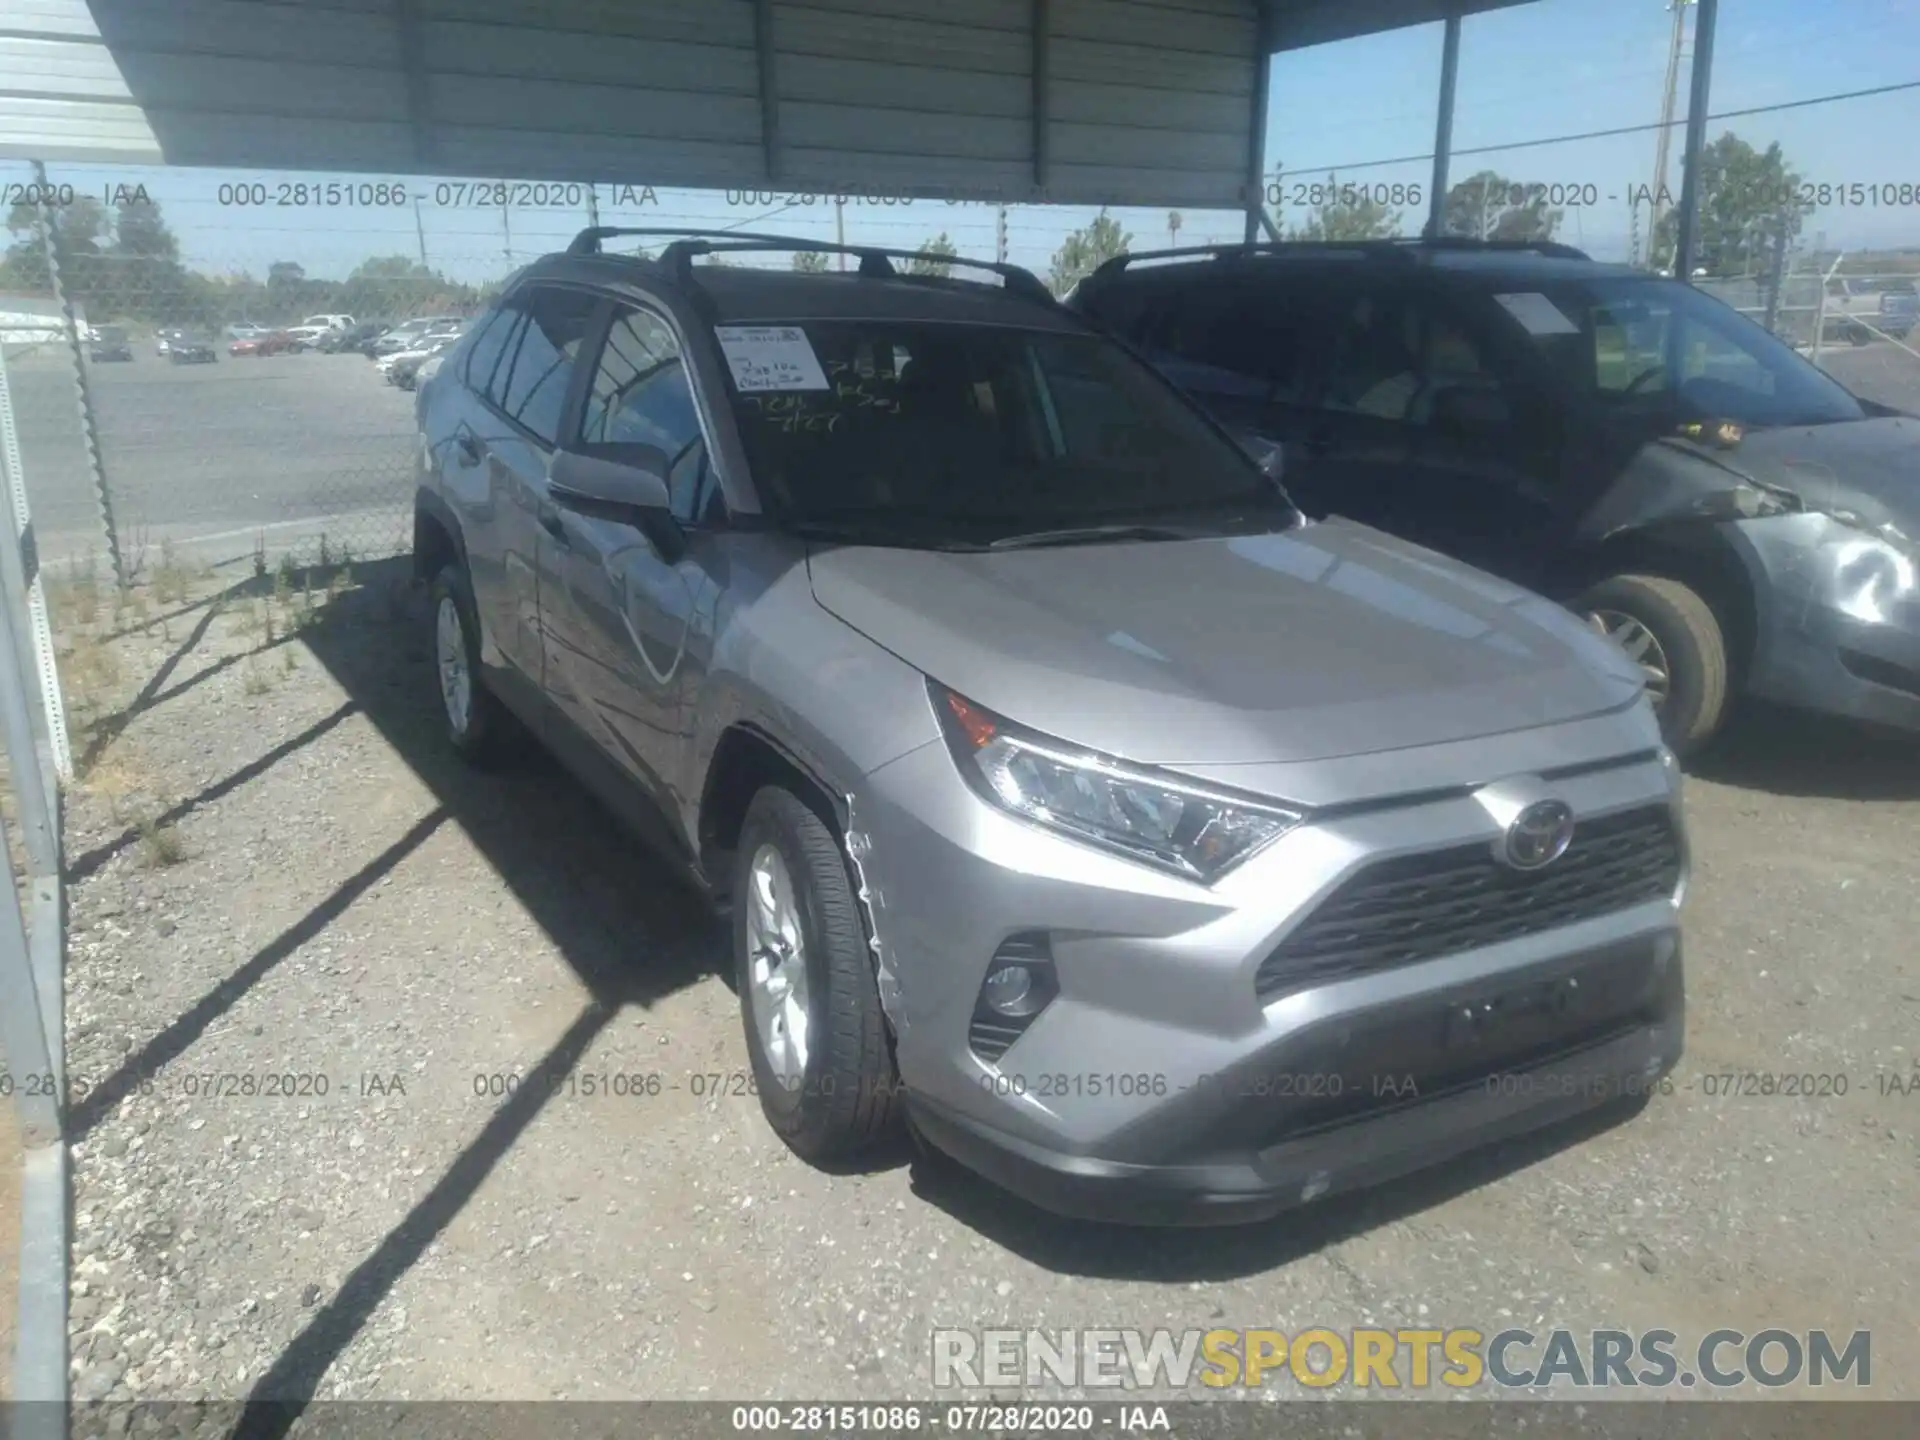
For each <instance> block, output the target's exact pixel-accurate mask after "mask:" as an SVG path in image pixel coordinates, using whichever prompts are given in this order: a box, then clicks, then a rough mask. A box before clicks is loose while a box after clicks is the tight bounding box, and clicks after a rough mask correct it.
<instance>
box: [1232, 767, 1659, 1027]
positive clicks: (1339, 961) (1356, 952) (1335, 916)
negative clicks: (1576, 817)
mask: <svg viewBox="0 0 1920 1440" xmlns="http://www.w3.org/2000/svg"><path fill="white" fill-rule="evenodd" d="M1679 883H1680V841H1679V837H1678V836H1677V835H1676V834H1675V833H1674V828H1673V817H1672V813H1671V811H1670V810H1669V809H1668V807H1667V806H1665V805H1664V804H1663V805H1655V806H1648V807H1645V808H1643V809H1638V810H1627V811H1622V812H1621V813H1619V814H1617V815H1603V816H1599V817H1597V818H1595V819H1592V820H1582V821H1581V822H1580V823H1579V825H1578V826H1577V827H1576V828H1575V830H1574V832H1573V843H1572V844H1570V845H1569V846H1568V847H1567V853H1566V854H1564V855H1562V856H1561V857H1560V858H1559V859H1558V860H1556V861H1554V862H1553V864H1551V865H1549V866H1547V867H1546V868H1545V869H1542V870H1531V871H1528V870H1515V869H1512V868H1511V867H1509V866H1507V865H1504V864H1502V863H1501V862H1500V861H1499V860H1497V859H1495V858H1494V854H1493V847H1492V846H1491V845H1490V844H1489V843H1487V842H1486V841H1478V842H1475V843H1474V844H1470V845H1459V846H1455V847H1453V848H1451V849H1447V850H1434V851H1429V852H1427V853H1426V854H1422V855H1402V856H1397V857H1395V858H1394V859H1391V860H1382V861H1380V862H1379V863H1377V864H1374V865H1369V866H1368V867H1367V868H1366V869H1364V870H1362V871H1361V872H1360V873H1359V874H1357V875H1355V876H1353V877H1352V878H1351V879H1349V880H1348V881H1347V882H1346V883H1345V884H1344V885H1342V886H1341V887H1340V888H1339V889H1338V890H1336V891H1334V892H1333V894H1332V895H1330V896H1328V897H1327V899H1326V900H1325V901H1323V902H1322V903H1321V905H1320V908H1319V909H1317V910H1315V911H1314V912H1313V914H1312V915H1310V916H1309V917H1308V918H1307V919H1306V920H1304V921H1302V922H1301V923H1300V925H1298V926H1297V927H1296V928H1295V929H1294V930H1293V932H1292V933H1291V934H1290V935H1288V936H1287V938H1286V939H1285V940H1282V941H1281V942H1280V944H1279V946H1278V947H1277V948H1276V949H1275V950H1274V952H1273V953H1272V954H1271V955H1269V956H1268V957H1267V958H1266V959H1265V960H1263V961H1262V962H1261V964H1260V970H1259V972H1258V974H1257V976H1256V977H1255V981H1254V985H1255V989H1256V990H1257V991H1258V993H1259V995H1260V998H1261V999H1262V1000H1263V1001H1265V1000H1270V999H1272V998H1273V997H1275V996H1277V995H1281V994H1284V993H1286V992H1288V991H1293V990H1303V989H1306V988H1307V987H1309V986H1312V985H1320V984H1325V983H1326V982H1327V981H1330V980H1338V979H1344V978H1346V977H1348V976H1352V975H1360V974H1365V973H1367V972H1368V971H1373V970H1387V969H1392V968H1393V967H1395V966H1398V965H1411V964H1413V963H1415V962H1416V961H1420V960H1431V959H1434V958H1435V957H1436V956H1440V955H1452V954H1456V953H1458V952H1459V951H1462V950H1472V949H1476V948H1478V947H1479V946H1482V945H1493V944H1497V943H1499V942H1500V941H1502V940H1515V939H1518V938H1520V937H1521V936H1523V935H1538V934H1540V933H1541V932H1542V931H1546V930H1554V929H1557V928H1559V927H1560V926H1562V925H1571V924H1573V923H1575V922H1576V921H1580V920H1591V919H1592V918H1593V917H1595V916H1596V915H1607V914H1611V913H1612V912H1614V911H1616V910H1625V909H1627V908H1628V907H1630V906H1633V905H1638V904H1641V903H1642V902H1644V901H1648V900H1657V899H1660V898H1661V897H1663V896H1667V895H1671V894H1672V893H1673V891H1674V887H1675V886H1677V885H1678V884H1679Z"/></svg>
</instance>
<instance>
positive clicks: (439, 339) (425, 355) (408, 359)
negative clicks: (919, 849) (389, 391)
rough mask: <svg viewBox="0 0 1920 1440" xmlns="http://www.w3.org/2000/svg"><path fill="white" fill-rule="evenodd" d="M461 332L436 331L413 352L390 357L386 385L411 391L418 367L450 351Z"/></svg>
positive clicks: (406, 351)
mask: <svg viewBox="0 0 1920 1440" xmlns="http://www.w3.org/2000/svg"><path fill="white" fill-rule="evenodd" d="M462 333H463V332H462V331H460V330H448V331H436V332H435V333H433V334H431V335H429V336H428V337H427V338H426V339H425V340H423V341H422V342H421V343H420V345H419V347H418V348H417V349H414V350H404V351H402V352H401V353H400V354H398V355H395V356H393V357H392V363H391V364H390V365H388V366H387V367H386V371H387V383H388V384H389V385H398V386H399V387H400V388H401V389H402V390H411V389H413V387H414V384H415V382H416V381H417V380H418V378H419V375H420V367H421V366H422V365H425V364H427V363H428V362H430V361H433V360H436V359H438V358H439V357H440V356H441V355H442V354H443V353H444V352H446V351H447V350H449V349H451V348H452V347H453V344H454V342H455V341H456V340H458V339H459V338H460V336H461V334H462Z"/></svg>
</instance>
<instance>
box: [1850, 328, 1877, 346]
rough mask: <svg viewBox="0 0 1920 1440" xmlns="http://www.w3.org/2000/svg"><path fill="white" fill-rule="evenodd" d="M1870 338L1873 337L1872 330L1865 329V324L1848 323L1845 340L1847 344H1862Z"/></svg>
mask: <svg viewBox="0 0 1920 1440" xmlns="http://www.w3.org/2000/svg"><path fill="white" fill-rule="evenodd" d="M1871 339H1873V332H1872V331H1871V330H1869V329H1867V327H1866V326H1864V325H1849V326H1848V327H1847V342H1848V343H1849V344H1851V345H1864V344H1866V343H1867V342H1868V341H1869V340H1871Z"/></svg>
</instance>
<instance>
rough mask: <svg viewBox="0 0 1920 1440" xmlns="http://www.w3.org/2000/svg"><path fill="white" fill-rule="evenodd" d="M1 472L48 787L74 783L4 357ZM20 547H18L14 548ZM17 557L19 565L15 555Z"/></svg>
mask: <svg viewBox="0 0 1920 1440" xmlns="http://www.w3.org/2000/svg"><path fill="white" fill-rule="evenodd" d="M0 469H4V470H5V471H6V479H7V498H8V500H9V501H11V502H12V506H13V543H12V544H5V543H0V569H3V570H4V571H5V582H6V585H7V587H8V590H9V592H12V591H15V590H18V591H20V592H22V593H17V594H15V593H9V595H8V596H7V599H8V601H9V602H10V603H11V604H13V605H14V606H15V607H16V610H15V613H24V614H25V615H26V617H27V625H28V628H29V630H31V632H32V635H33V659H34V666H35V669H36V670H37V671H38V673H39V680H40V714H41V716H42V717H43V719H44V722H45V725H44V731H43V734H44V736H45V738H46V741H47V750H48V752H49V757H48V758H49V759H50V760H51V762H52V763H51V767H50V769H51V773H50V774H46V775H44V777H43V778H44V779H45V781H46V788H47V789H48V790H49V791H51V790H53V789H54V788H55V787H56V786H58V785H60V784H63V783H65V782H66V781H69V780H71V779H73V749H72V747H71V745H70V744H69V743H68V740H67V712H66V706H65V705H64V704H63V702H62V700H61V695H60V671H59V667H58V665H57V664H56V663H55V660H54V650H53V624H52V620H51V619H50V617H49V616H48V614H47V596H46V587H45V585H44V584H43V583H42V580H41V576H40V558H39V547H38V545H37V544H36V543H35V540H34V533H33V522H32V517H31V515H30V514H29V512H28V508H27V472H26V467H25V465H24V463H23V462H22V460H21V458H20V434H19V430H18V429H17V428H16V426H15V425H14V421H13V392H12V391H11V390H10V389H9V388H8V386H7V361H6V356H5V355H0ZM16 547H17V548H16ZM16 556H17V557H18V564H15V563H14V557H16Z"/></svg>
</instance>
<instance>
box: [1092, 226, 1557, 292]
mask: <svg viewBox="0 0 1920 1440" xmlns="http://www.w3.org/2000/svg"><path fill="white" fill-rule="evenodd" d="M1421 250H1505V251H1528V252H1532V253H1534V254H1539V255H1550V256H1553V257H1554V258H1556V259H1560V260H1588V259H1591V258H1592V257H1591V256H1590V255H1588V254H1587V253H1586V251H1584V250H1576V249H1575V248H1574V247H1573V246H1571V245H1563V244H1561V243H1560V242H1559V241H1557V240H1476V239H1475V238H1474V237H1473V236H1471V235H1439V236H1429V235H1390V236H1383V237H1382V238H1380V239H1377V240H1256V241H1253V242H1251V243H1249V242H1245V241H1242V242H1238V243H1228V244H1223V245H1183V246H1180V247H1179V248H1177V249H1172V250H1134V251H1130V252H1128V253H1127V254H1125V255H1116V256H1114V257H1113V258H1112V259H1111V260H1108V261H1105V262H1104V263H1103V264H1101V265H1099V266H1098V267H1096V268H1095V270H1094V271H1093V273H1092V274H1091V275H1089V276H1088V277H1087V279H1088V281H1093V280H1097V279H1099V278H1100V277H1102V276H1107V275H1117V274H1119V273H1120V272H1121V271H1122V270H1125V269H1126V268H1127V267H1128V266H1129V265H1131V264H1132V263H1133V262H1134V261H1136V260H1176V259H1186V258H1197V257H1200V256H1207V257H1209V258H1212V259H1215V260H1233V259H1237V258H1239V257H1241V256H1246V255H1292V254H1302V253H1307V254H1311V253H1314V252H1321V253H1341V252H1344V253H1347V254H1357V255H1392V256H1395V257H1397V258H1400V259H1406V258H1410V257H1412V256H1413V255H1416V254H1418V253H1419V252H1420V251H1421Z"/></svg>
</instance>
